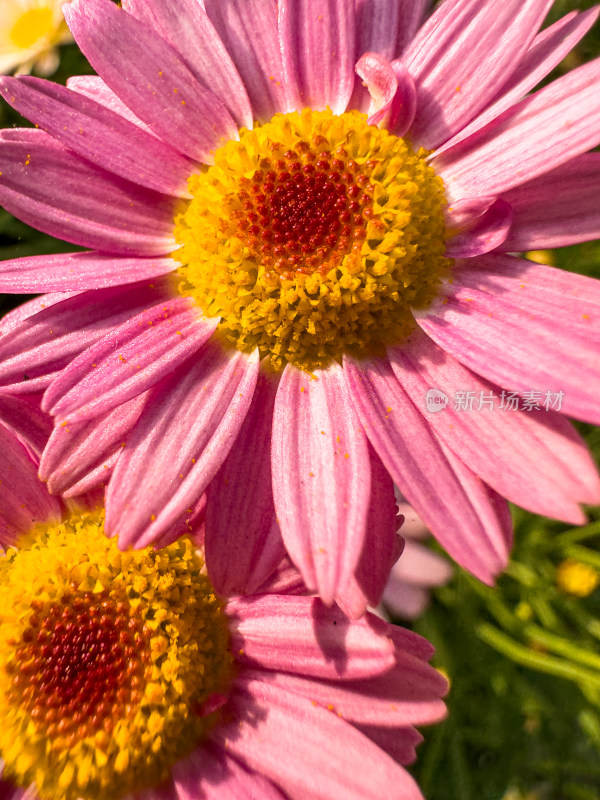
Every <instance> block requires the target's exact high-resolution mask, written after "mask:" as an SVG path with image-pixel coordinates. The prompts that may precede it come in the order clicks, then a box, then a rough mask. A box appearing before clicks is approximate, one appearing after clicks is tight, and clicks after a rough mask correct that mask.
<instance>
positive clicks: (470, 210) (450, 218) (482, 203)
mask: <svg viewBox="0 0 600 800" xmlns="http://www.w3.org/2000/svg"><path fill="white" fill-rule="evenodd" d="M497 199H498V198H497V197H495V196H494V195H488V196H479V197H463V198H462V199H461V200H455V201H454V202H453V203H452V204H451V205H449V206H447V208H446V210H445V216H446V225H447V227H448V229H449V234H450V235H453V234H455V233H456V232H460V231H463V230H468V229H470V228H471V227H473V226H474V225H476V224H477V223H478V221H479V220H481V218H482V217H484V216H485V215H486V213H487V212H488V211H489V210H490V209H491V208H492V206H493V205H494V203H495V202H496V200H497Z"/></svg>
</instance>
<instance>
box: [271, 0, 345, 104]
mask: <svg viewBox="0 0 600 800" xmlns="http://www.w3.org/2000/svg"><path fill="white" fill-rule="evenodd" d="M355 35H356V34H355V11H354V2H348V1H347V0H279V36H280V41H281V52H282V58H283V70H284V74H285V78H286V81H287V82H288V83H289V84H290V85H291V86H292V87H295V88H296V90H297V94H298V100H297V104H296V107H297V108H298V109H302V108H306V107H307V106H310V108H314V109H317V110H322V109H324V108H326V107H327V106H329V108H331V110H332V111H333V113H334V114H341V113H343V112H344V111H345V110H346V107H347V105H348V101H349V100H350V96H351V95H352V90H353V88H354V62H355V60H356V57H355Z"/></svg>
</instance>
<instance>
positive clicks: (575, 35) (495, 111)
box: [436, 8, 599, 155]
mask: <svg viewBox="0 0 600 800" xmlns="http://www.w3.org/2000/svg"><path fill="white" fill-rule="evenodd" d="M598 13H599V9H598V8H590V9H589V10H588V11H584V12H583V13H582V14H578V13H577V12H575V11H573V12H571V13H570V14H567V15H566V16H564V17H562V18H561V19H559V20H558V22H555V23H554V25H550V26H549V27H548V28H545V29H544V30H543V31H541V32H540V33H538V35H537V36H536V37H535V39H534V40H533V42H532V44H531V46H530V47H529V49H528V50H527V52H526V53H525V55H524V56H523V58H522V59H521V60H520V61H519V63H518V64H517V65H516V68H515V69H514V71H512V72H511V73H510V74H509V75H508V76H507V77H508V80H507V82H506V83H505V84H504V85H503V86H502V88H501V89H500V92H499V95H500V96H499V97H498V99H496V100H495V101H494V102H492V104H491V105H489V106H488V107H487V108H486V109H485V110H484V111H482V113H481V114H479V115H478V116H477V117H475V119H474V120H473V121H472V122H471V123H470V124H469V125H466V126H465V127H464V128H462V130H460V131H459V132H458V133H457V134H456V135H455V136H453V137H452V138H451V139H450V140H449V141H447V142H446V143H445V144H444V145H442V147H440V148H439V149H438V150H437V151H436V155H439V154H441V153H443V152H445V151H446V150H448V149H449V148H450V147H452V146H453V145H455V144H457V143H458V142H460V141H462V140H463V139H466V138H467V137H469V136H471V135H472V134H473V133H475V132H476V131H478V130H480V129H481V128H483V127H484V126H485V125H487V124H488V122H491V120H493V119H495V118H496V117H498V116H499V115H500V114H501V113H502V112H503V111H506V109H507V108H510V107H511V106H512V105H514V103H516V102H517V101H518V100H520V99H521V98H522V97H524V96H525V95H526V94H527V92H529V91H530V90H531V89H533V88H534V87H535V86H536V85H537V84H538V83H539V82H540V81H541V80H542V78H545V77H546V75H548V74H549V73H550V72H551V71H552V70H553V69H554V67H556V66H557V64H559V62H560V61H562V59H563V58H564V57H565V56H566V55H567V54H568V53H570V52H571V50H573V48H574V47H575V45H576V44H577V43H578V42H579V40H580V39H581V38H582V37H583V36H584V35H585V34H586V33H587V32H588V30H589V29H590V28H591V27H592V25H593V24H594V22H595V21H596V19H597V17H598Z"/></svg>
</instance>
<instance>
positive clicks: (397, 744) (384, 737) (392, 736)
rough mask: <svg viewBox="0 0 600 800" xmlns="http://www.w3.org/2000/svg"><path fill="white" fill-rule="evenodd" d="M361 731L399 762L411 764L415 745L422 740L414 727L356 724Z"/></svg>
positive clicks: (414, 755) (414, 757)
mask: <svg viewBox="0 0 600 800" xmlns="http://www.w3.org/2000/svg"><path fill="white" fill-rule="evenodd" d="M355 727H356V728H358V730H359V731H360V732H361V733H364V735H365V736H366V737H367V738H368V739H371V741H372V742H375V744H376V745H377V747H381V749H382V750H385V752H386V753H387V754H388V755H389V756H391V757H392V758H393V759H394V761H397V762H398V763H399V764H403V765H407V764H412V763H413V762H414V761H415V759H416V757H417V754H416V752H415V747H416V745H418V744H420V743H421V742H422V741H423V737H422V736H421V734H420V733H419V732H418V731H416V730H415V729H414V728H386V727H384V726H377V725H356V726H355Z"/></svg>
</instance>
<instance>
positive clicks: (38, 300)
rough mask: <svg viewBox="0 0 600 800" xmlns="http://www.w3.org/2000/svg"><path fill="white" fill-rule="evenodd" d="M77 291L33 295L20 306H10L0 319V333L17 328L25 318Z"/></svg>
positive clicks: (75, 293)
mask: <svg viewBox="0 0 600 800" xmlns="http://www.w3.org/2000/svg"><path fill="white" fill-rule="evenodd" d="M78 294H79V293H78V292H60V293H59V292H56V293H54V294H44V295H42V296H41V297H34V298H33V299H32V300H26V301H25V302H24V303H22V304H21V305H20V306H17V307H16V308H12V309H11V310H10V311H7V312H6V314H5V315H4V316H3V317H2V318H1V319H0V335H1V336H4V335H5V334H7V333H9V332H10V331H13V330H15V328H18V327H19V326H20V325H21V324H22V323H23V322H24V321H25V320H27V319H29V318H30V317H32V316H33V315H34V314H37V313H38V312H40V311H43V310H44V309H45V308H50V306H54V305H56V304H57V303H62V302H63V300H68V299H69V298H70V297H76V296H77V295H78Z"/></svg>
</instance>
